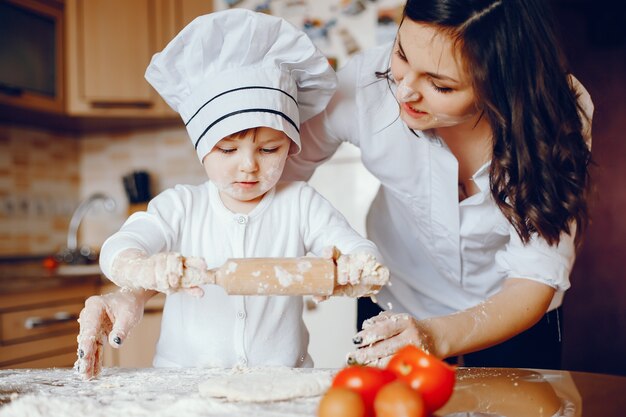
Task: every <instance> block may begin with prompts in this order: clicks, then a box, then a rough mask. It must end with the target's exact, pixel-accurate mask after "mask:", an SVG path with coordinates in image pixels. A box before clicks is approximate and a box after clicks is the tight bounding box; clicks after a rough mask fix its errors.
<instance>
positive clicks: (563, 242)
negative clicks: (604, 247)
mask: <svg viewBox="0 0 626 417" xmlns="http://www.w3.org/2000/svg"><path fill="white" fill-rule="evenodd" d="M570 232H571V234H567V233H565V232H563V233H562V234H561V238H560V241H559V243H558V245H554V246H550V245H549V244H548V242H547V241H546V240H545V239H543V238H541V237H539V236H537V235H534V236H533V237H532V238H531V240H530V242H528V243H527V244H524V243H523V242H522V240H521V239H520V237H519V235H518V234H517V232H516V231H515V229H514V228H513V226H510V235H511V240H510V241H509V243H508V244H507V245H506V246H505V247H504V249H502V250H500V251H498V252H497V253H496V263H497V264H498V266H499V267H500V268H501V269H502V271H503V273H504V276H505V277H507V278H526V279H530V280H533V281H537V282H541V283H543V284H546V285H549V286H550V287H552V288H554V289H556V290H557V291H565V290H567V289H568V288H569V287H570V281H569V275H570V272H571V271H572V267H573V265H574V260H575V259H576V247H575V244H574V236H575V235H576V226H575V225H574V224H572V225H571V227H570Z"/></svg>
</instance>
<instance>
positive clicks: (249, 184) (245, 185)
mask: <svg viewBox="0 0 626 417" xmlns="http://www.w3.org/2000/svg"><path fill="white" fill-rule="evenodd" d="M258 183H259V182H258V181H239V182H237V185H238V186H240V187H241V188H252V187H254V186H255V185H257V184H258Z"/></svg>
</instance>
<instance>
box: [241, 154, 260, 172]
mask: <svg viewBox="0 0 626 417" xmlns="http://www.w3.org/2000/svg"><path fill="white" fill-rule="evenodd" d="M239 169H240V170H241V171H243V172H254V171H256V170H257V169H258V164H257V161H256V158H255V157H254V156H253V155H244V156H243V158H242V159H241V161H240V163H239Z"/></svg>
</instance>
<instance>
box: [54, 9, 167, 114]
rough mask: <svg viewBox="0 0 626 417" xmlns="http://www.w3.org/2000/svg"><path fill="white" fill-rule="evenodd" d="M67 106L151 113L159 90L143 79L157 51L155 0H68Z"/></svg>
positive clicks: (103, 111)
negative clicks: (68, 92) (156, 90)
mask: <svg viewBox="0 0 626 417" xmlns="http://www.w3.org/2000/svg"><path fill="white" fill-rule="evenodd" d="M65 6H66V17H67V42H68V57H67V58H68V64H69V65H68V66H69V71H70V72H69V80H68V82H69V89H70V94H68V96H69V97H68V101H69V103H68V111H69V113H70V114H74V115H85V114H86V115H129V116H138V115H141V114H144V115H146V116H150V115H151V114H150V113H151V112H153V110H152V107H153V106H154V105H155V103H156V102H157V100H158V99H157V94H156V92H155V91H154V90H152V88H151V87H150V85H149V84H148V82H147V81H146V80H145V79H144V73H145V70H146V67H147V66H148V63H149V62H150V59H151V57H152V54H153V53H154V52H156V50H157V47H158V45H157V41H156V39H157V35H156V32H157V30H158V28H157V27H156V22H157V21H156V17H155V16H156V11H155V7H156V3H155V0H132V1H127V0H67V1H66V4H65Z"/></svg>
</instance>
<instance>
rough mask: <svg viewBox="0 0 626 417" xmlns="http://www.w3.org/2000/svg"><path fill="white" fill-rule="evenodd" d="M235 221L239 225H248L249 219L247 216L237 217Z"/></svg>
mask: <svg viewBox="0 0 626 417" xmlns="http://www.w3.org/2000/svg"><path fill="white" fill-rule="evenodd" d="M235 221H236V222H237V223H239V224H246V223H248V217H246V216H237V217H235Z"/></svg>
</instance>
